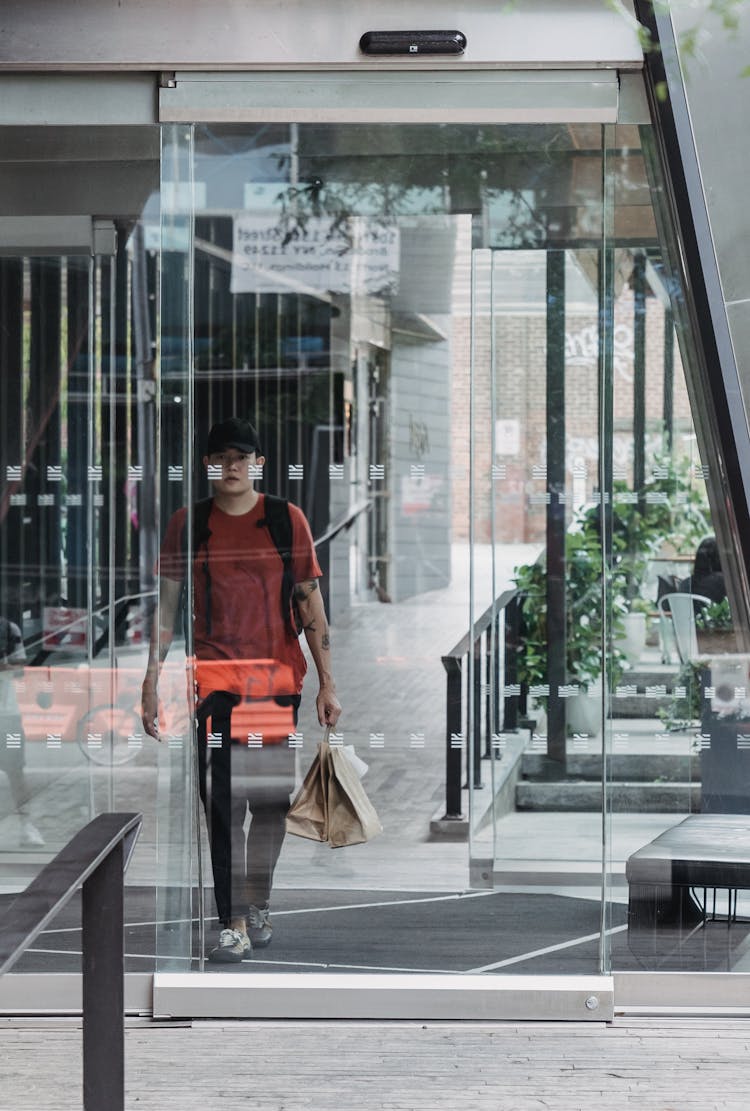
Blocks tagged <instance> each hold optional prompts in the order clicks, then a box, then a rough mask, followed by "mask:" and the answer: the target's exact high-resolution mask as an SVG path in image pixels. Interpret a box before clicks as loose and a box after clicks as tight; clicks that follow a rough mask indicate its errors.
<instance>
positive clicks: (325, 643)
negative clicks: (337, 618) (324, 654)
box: [320, 633, 331, 651]
mask: <svg viewBox="0 0 750 1111" xmlns="http://www.w3.org/2000/svg"><path fill="white" fill-rule="evenodd" d="M320 646H321V648H325V649H326V651H327V650H328V649H329V648H330V647H331V638H330V637H329V635H328V633H323V639H322V640H321V642H320Z"/></svg>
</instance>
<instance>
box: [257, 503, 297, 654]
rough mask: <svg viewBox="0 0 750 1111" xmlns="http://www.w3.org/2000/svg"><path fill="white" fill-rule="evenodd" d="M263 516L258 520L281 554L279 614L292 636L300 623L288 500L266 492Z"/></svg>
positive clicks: (295, 633) (259, 526)
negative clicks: (293, 568) (295, 600)
mask: <svg viewBox="0 0 750 1111" xmlns="http://www.w3.org/2000/svg"><path fill="white" fill-rule="evenodd" d="M263 510H264V513H265V516H264V517H263V518H262V520H260V521H258V528H262V527H263V526H264V525H265V527H266V528H267V529H268V531H269V533H270V534H271V539H272V540H273V542H274V545H275V546H276V550H277V551H278V553H279V555H280V556H281V562H282V563H283V565H284V570H283V573H282V579H281V616H282V617H283V619H284V624H285V625H286V627H287V629H288V630H289V632H290V633H292V635H293V636H299V634H300V633H301V631H302V625H301V622H300V620H299V615H298V613H297V610H296V607H295V603H294V585H295V584H294V571H293V570H292V547H293V529H292V517H291V514H290V512H289V502H288V501H287V500H286V498H279V497H277V496H276V495H275V494H266V495H265V497H264V502H263Z"/></svg>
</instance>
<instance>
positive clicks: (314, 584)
mask: <svg viewBox="0 0 750 1111" xmlns="http://www.w3.org/2000/svg"><path fill="white" fill-rule="evenodd" d="M317 589H318V580H317V579H310V581H309V582H306V583H297V585H296V586H295V588H294V597H295V598H296V599H297V601H298V602H304V601H305V599H306V598H309V597H310V595H311V594H314V593H315V591H316V590H317Z"/></svg>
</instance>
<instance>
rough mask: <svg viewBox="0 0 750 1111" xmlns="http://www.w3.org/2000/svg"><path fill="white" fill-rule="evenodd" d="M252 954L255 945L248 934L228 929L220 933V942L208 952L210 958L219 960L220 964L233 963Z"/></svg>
mask: <svg viewBox="0 0 750 1111" xmlns="http://www.w3.org/2000/svg"><path fill="white" fill-rule="evenodd" d="M252 955H253V946H252V942H251V941H250V938H249V937H248V936H247V934H241V933H240V931H239V930H229V929H226V930H222V931H221V933H220V934H219V944H218V945H217V946H216V947H215V948H214V949H212V950H211V952H210V953H209V954H208V959H209V960H210V961H218V962H219V963H220V964H233V963H239V961H243V960H245V959H246V958H249V957H252Z"/></svg>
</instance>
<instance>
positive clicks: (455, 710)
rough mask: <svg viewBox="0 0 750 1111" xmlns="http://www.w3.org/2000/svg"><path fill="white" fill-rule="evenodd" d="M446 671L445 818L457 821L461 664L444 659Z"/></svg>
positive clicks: (459, 810) (458, 813)
mask: <svg viewBox="0 0 750 1111" xmlns="http://www.w3.org/2000/svg"><path fill="white" fill-rule="evenodd" d="M443 666H444V667H445V670H446V707H445V817H446V818H447V819H451V818H452V819H458V818H460V817H461V816H462V815H461V762H462V757H463V742H462V739H461V722H462V717H463V714H462V707H461V685H462V684H461V661H460V660H456V659H451V658H448V659H444V660H443Z"/></svg>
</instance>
